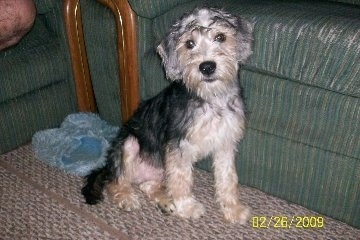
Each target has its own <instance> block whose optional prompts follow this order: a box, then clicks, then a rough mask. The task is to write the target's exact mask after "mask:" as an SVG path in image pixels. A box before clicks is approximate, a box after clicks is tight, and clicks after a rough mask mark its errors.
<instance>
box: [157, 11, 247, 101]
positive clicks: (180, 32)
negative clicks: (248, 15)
mask: <svg viewBox="0 0 360 240" xmlns="http://www.w3.org/2000/svg"><path fill="white" fill-rule="evenodd" d="M251 45H252V26H251V24H250V23H249V22H248V21H246V20H244V19H243V18H241V17H237V16H234V15H231V14H229V13H227V12H224V11H222V10H219V9H214V8H196V9H195V10H194V11H192V12H191V13H189V14H186V15H184V16H183V17H182V18H180V19H179V20H178V21H177V22H176V23H175V24H174V25H173V26H172V27H171V29H170V31H169V33H168V34H167V35H166V36H165V38H164V39H163V40H162V42H161V43H160V45H159V46H158V48H157V50H158V53H159V54H160V56H161V58H162V61H163V65H164V67H165V71H166V76H167V77H168V78H169V79H171V80H182V81H184V83H185V85H186V86H187V87H188V88H189V89H190V90H192V91H195V92H197V93H198V94H199V95H201V96H202V97H204V96H209V94H210V95H219V94H221V93H222V92H224V91H227V89H228V88H229V87H230V86H232V84H233V83H234V82H235V81H237V71H238V64H239V63H243V62H245V61H246V59H247V58H248V57H249V56H250V55H251V53H252V51H251Z"/></svg>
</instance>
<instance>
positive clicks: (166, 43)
mask: <svg viewBox="0 0 360 240" xmlns="http://www.w3.org/2000/svg"><path fill="white" fill-rule="evenodd" d="M172 30H173V29H172ZM178 39H179V36H178V34H176V33H175V32H174V31H170V32H169V33H168V34H167V35H166V37H165V38H164V39H163V40H162V41H161V43H160V45H159V46H158V47H157V52H158V53H159V55H160V57H161V59H162V63H163V65H164V68H165V73H166V77H167V78H169V79H170V80H173V81H174V80H178V79H181V78H182V74H181V71H180V69H179V64H178V56H177V52H176V43H177V41H178Z"/></svg>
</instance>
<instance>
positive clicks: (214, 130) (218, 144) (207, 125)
mask: <svg viewBox="0 0 360 240" xmlns="http://www.w3.org/2000/svg"><path fill="white" fill-rule="evenodd" d="M244 125H245V124H244V111H243V104H242V102H241V100H240V99H237V98H235V99H233V100H231V101H228V102H226V103H224V104H205V105H204V106H202V107H201V108H199V109H197V110H196V112H195V115H194V122H193V124H192V126H191V127H190V128H189V130H188V133H187V139H188V141H189V142H190V143H191V144H192V145H193V146H196V147H197V148H198V150H199V153H200V154H201V153H202V154H201V155H206V154H208V153H210V152H213V151H214V150H216V149H219V148H222V147H225V146H227V145H231V146H233V145H234V143H236V142H238V141H239V140H240V139H241V138H242V136H243V133H244Z"/></svg>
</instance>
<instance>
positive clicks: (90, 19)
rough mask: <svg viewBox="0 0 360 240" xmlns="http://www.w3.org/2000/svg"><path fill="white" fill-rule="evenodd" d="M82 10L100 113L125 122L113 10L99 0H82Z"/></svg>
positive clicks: (111, 119) (114, 120)
mask: <svg viewBox="0 0 360 240" xmlns="http://www.w3.org/2000/svg"><path fill="white" fill-rule="evenodd" d="M80 3H81V12H82V17H83V28H84V35H85V43H86V46H87V48H86V51H87V55H88V62H89V67H90V74H91V80H92V84H93V88H94V94H95V98H96V103H97V107H98V111H99V114H100V116H101V117H102V118H103V119H104V120H106V121H108V122H109V123H111V124H113V125H120V124H121V102H120V91H119V89H120V87H119V69H118V67H119V64H118V61H117V59H118V56H117V50H116V37H117V36H116V27H115V21H114V17H113V15H112V13H111V11H110V10H109V9H107V8H105V7H104V6H103V5H101V4H100V3H99V2H97V1H95V0H90V1H89V0H82V1H81V2H80Z"/></svg>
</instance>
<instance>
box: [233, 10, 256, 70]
mask: <svg viewBox="0 0 360 240" xmlns="http://www.w3.org/2000/svg"><path fill="white" fill-rule="evenodd" d="M235 26H236V28H237V34H236V41H237V52H238V54H239V55H238V61H239V63H244V62H245V61H246V60H247V59H248V58H249V56H250V55H251V54H252V43H253V40H254V39H253V26H252V24H251V23H250V22H249V21H247V20H245V19H244V18H242V17H238V16H237V17H236V24H235Z"/></svg>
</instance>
